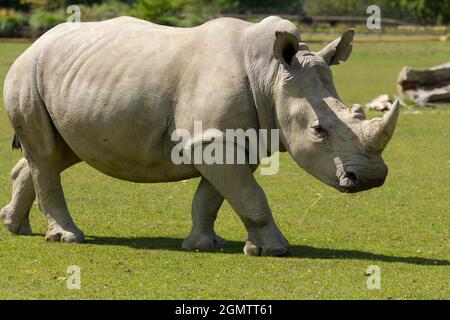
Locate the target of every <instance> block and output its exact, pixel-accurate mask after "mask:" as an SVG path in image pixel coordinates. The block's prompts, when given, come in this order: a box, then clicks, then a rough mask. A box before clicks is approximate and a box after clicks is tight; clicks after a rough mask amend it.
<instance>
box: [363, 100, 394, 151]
mask: <svg viewBox="0 0 450 320" xmlns="http://www.w3.org/2000/svg"><path fill="white" fill-rule="evenodd" d="M399 113H400V105H399V101H398V100H396V101H395V102H394V103H393V104H392V107H391V108H390V109H389V111H388V112H386V113H385V114H384V116H383V117H382V118H375V119H372V120H366V121H364V122H363V123H362V131H363V135H364V139H363V141H364V144H365V146H366V148H367V149H368V150H370V151H372V152H381V151H383V150H384V148H385V147H386V145H387V144H388V142H389V140H390V139H391V137H392V135H393V134H394V131H395V125H396V124H397V119H398V115H399Z"/></svg>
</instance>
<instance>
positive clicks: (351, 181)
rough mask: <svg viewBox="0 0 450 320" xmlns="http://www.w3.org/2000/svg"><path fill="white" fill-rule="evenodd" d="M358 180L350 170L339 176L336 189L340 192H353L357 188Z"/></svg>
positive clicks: (356, 190)
mask: <svg viewBox="0 0 450 320" xmlns="http://www.w3.org/2000/svg"><path fill="white" fill-rule="evenodd" d="M359 186H360V184H359V181H358V178H357V177H356V175H355V174H354V173H352V172H346V173H345V175H343V176H342V177H340V178H339V185H338V188H337V189H338V190H339V191H340V192H342V193H354V192H358V190H359Z"/></svg>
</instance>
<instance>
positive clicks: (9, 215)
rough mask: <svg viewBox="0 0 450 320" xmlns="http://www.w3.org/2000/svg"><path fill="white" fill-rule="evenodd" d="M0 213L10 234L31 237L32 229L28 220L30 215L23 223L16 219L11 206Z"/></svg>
mask: <svg viewBox="0 0 450 320" xmlns="http://www.w3.org/2000/svg"><path fill="white" fill-rule="evenodd" d="M0 212H1V217H2V220H3V224H4V225H5V227H6V229H8V230H9V231H10V232H12V233H14V234H18V235H21V236H29V235H31V233H32V229H31V225H30V222H29V220H28V215H27V216H26V217H25V218H24V219H23V221H18V220H17V218H16V217H17V215H16V214H15V213H14V212H13V211H12V210H11V208H10V206H9V205H8V206H6V207H4V208H3V209H2V210H1V211H0Z"/></svg>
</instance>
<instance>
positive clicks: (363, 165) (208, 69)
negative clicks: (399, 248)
mask: <svg viewBox="0 0 450 320" xmlns="http://www.w3.org/2000/svg"><path fill="white" fill-rule="evenodd" d="M353 36H354V30H352V29H349V30H347V31H345V32H344V33H343V34H342V36H341V37H340V38H338V39H336V40H335V41H333V42H331V43H330V44H328V45H327V46H325V47H324V48H323V49H322V50H320V51H319V52H312V51H310V50H309V48H308V46H307V45H306V44H305V43H302V42H301V38H300V32H299V30H298V29H297V27H296V26H295V25H294V24H293V23H291V22H290V21H288V20H285V19H282V18H279V17H268V18H265V19H263V20H262V21H260V22H259V23H249V22H246V21H242V20H239V19H233V18H220V19H215V20H212V21H209V22H207V23H205V24H203V25H201V26H198V27H194V28H175V27H166V26H159V25H156V24H152V23H150V22H147V21H143V20H139V19H135V18H131V17H120V18H116V19H112V20H108V21H104V22H90V23H81V24H79V25H77V26H74V25H73V24H70V23H64V24H61V25H58V26H57V27H55V28H53V29H52V30H50V31H48V32H47V33H45V34H44V35H43V36H42V37H41V38H39V39H38V40H37V41H36V42H34V44H33V45H31V46H30V47H29V48H28V49H27V50H26V51H25V52H24V53H23V54H22V55H21V56H20V57H19V58H18V59H17V60H16V61H15V62H14V64H13V65H12V66H11V69H10V71H9V73H8V75H7V78H6V81H5V86H4V102H5V106H6V109H7V112H8V116H9V119H10V121H11V123H12V126H13V129H14V133H15V135H14V140H13V148H16V149H18V148H21V149H22V151H23V154H24V157H23V158H22V159H21V160H20V161H19V162H18V163H17V164H16V166H15V167H14V168H13V170H12V173H11V176H12V181H13V192H12V200H11V202H10V203H9V204H8V205H7V206H6V207H4V208H3V209H2V211H1V213H2V218H3V221H4V224H5V225H6V227H7V228H8V229H9V230H10V231H11V232H13V233H17V234H21V235H29V234H31V226H30V224H29V218H28V216H29V211H30V208H31V206H32V204H33V202H34V199H35V198H37V200H38V207H39V209H40V210H41V211H42V212H43V213H44V214H45V215H46V217H47V218H48V231H47V233H46V235H45V238H46V240H48V241H61V242H82V241H83V240H84V235H83V232H82V231H81V230H80V229H79V228H78V227H77V226H76V225H75V223H74V221H73V220H72V218H71V216H70V214H69V210H68V208H67V205H66V201H65V199H64V194H63V189H62V186H61V180H60V174H61V172H62V171H63V170H65V169H67V168H69V167H71V166H73V165H74V164H76V163H79V162H81V161H84V162H86V163H87V164H88V165H90V166H92V167H93V168H95V169H97V170H99V171H101V172H103V173H105V174H107V175H109V176H112V177H115V178H119V179H123V180H127V181H131V182H141V183H156V182H170V181H180V180H185V179H191V178H196V177H200V178H201V179H200V183H199V185H198V189H197V191H196V193H195V196H194V199H193V204H192V223H193V225H192V230H191V232H190V234H189V236H188V237H187V239H186V240H185V241H184V242H183V244H182V247H183V248H184V249H213V248H218V247H221V246H224V245H226V241H225V240H224V239H223V238H221V237H219V236H218V235H217V234H216V233H215V231H214V222H215V220H216V217H217V212H218V210H219V208H220V207H221V205H222V203H223V201H224V199H226V200H227V201H228V202H229V203H230V205H231V206H232V208H233V209H234V211H236V212H237V214H238V215H239V217H240V219H241V220H242V222H243V224H244V226H245V228H246V230H247V232H248V238H247V241H246V242H245V247H244V250H243V251H244V253H245V254H247V255H269V256H281V255H285V254H287V253H288V252H289V244H288V242H287V240H286V239H285V237H284V236H283V235H282V233H281V231H280V230H279V228H278V227H277V225H276V223H275V221H274V219H273V216H272V213H271V209H270V207H269V205H268V201H267V199H266V196H265V194H264V191H263V190H262V188H261V187H260V185H259V184H258V182H257V181H256V179H255V178H254V171H255V169H256V167H257V165H252V164H249V163H243V164H242V163H240V164H237V163H236V164H220V163H212V164H206V163H199V164H195V163H193V164H186V163H183V164H181V165H180V164H175V163H173V161H172V159H171V149H172V148H173V146H174V141H173V140H172V139H171V134H172V132H173V131H174V130H176V129H179V128H185V129H186V130H192V128H193V122H194V121H202V124H203V128H204V129H205V130H206V129H209V128H214V129H215V130H218V131H219V132H223V131H225V130H227V129H250V128H253V129H267V130H277V129H278V130H279V144H280V151H281V152H286V151H287V152H289V154H290V155H291V156H292V157H293V159H294V160H295V162H296V163H297V164H298V165H299V166H300V167H302V168H303V169H304V170H306V171H307V172H308V173H309V174H311V175H312V176H314V177H315V178H317V179H319V180H320V181H322V182H324V183H325V184H327V185H329V186H332V187H334V188H336V189H337V190H339V191H341V192H358V191H363V190H368V189H371V188H374V187H379V186H381V185H382V184H383V183H384V181H385V179H386V176H387V167H386V165H385V163H384V161H383V159H382V157H381V153H382V151H383V149H384V148H385V147H386V145H387V143H388V141H389V140H390V138H391V136H392V135H393V132H394V128H395V125H396V122H397V118H398V114H399V106H398V104H395V105H394V106H393V107H392V108H391V110H390V111H388V112H387V113H385V114H384V115H383V117H380V118H374V119H371V120H368V119H366V118H365V115H364V112H363V110H362V109H361V107H360V106H358V105H355V106H352V107H347V106H346V105H345V104H344V103H343V102H342V100H341V98H340V97H339V95H338V93H337V91H336V88H335V86H334V84H333V78H332V73H331V69H330V66H332V65H336V64H339V63H340V62H341V61H346V60H347V58H348V57H349V55H350V53H351V51H352V41H353ZM273 179H276V177H274V178H273Z"/></svg>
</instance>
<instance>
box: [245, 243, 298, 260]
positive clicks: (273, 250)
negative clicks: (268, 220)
mask: <svg viewBox="0 0 450 320" xmlns="http://www.w3.org/2000/svg"><path fill="white" fill-rule="evenodd" d="M289 252H290V248H289V245H286V246H277V247H262V248H261V247H258V246H256V245H254V244H253V243H252V242H250V241H247V242H246V243H245V247H244V254H245V255H247V256H269V257H282V256H286V255H287V254H289Z"/></svg>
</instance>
